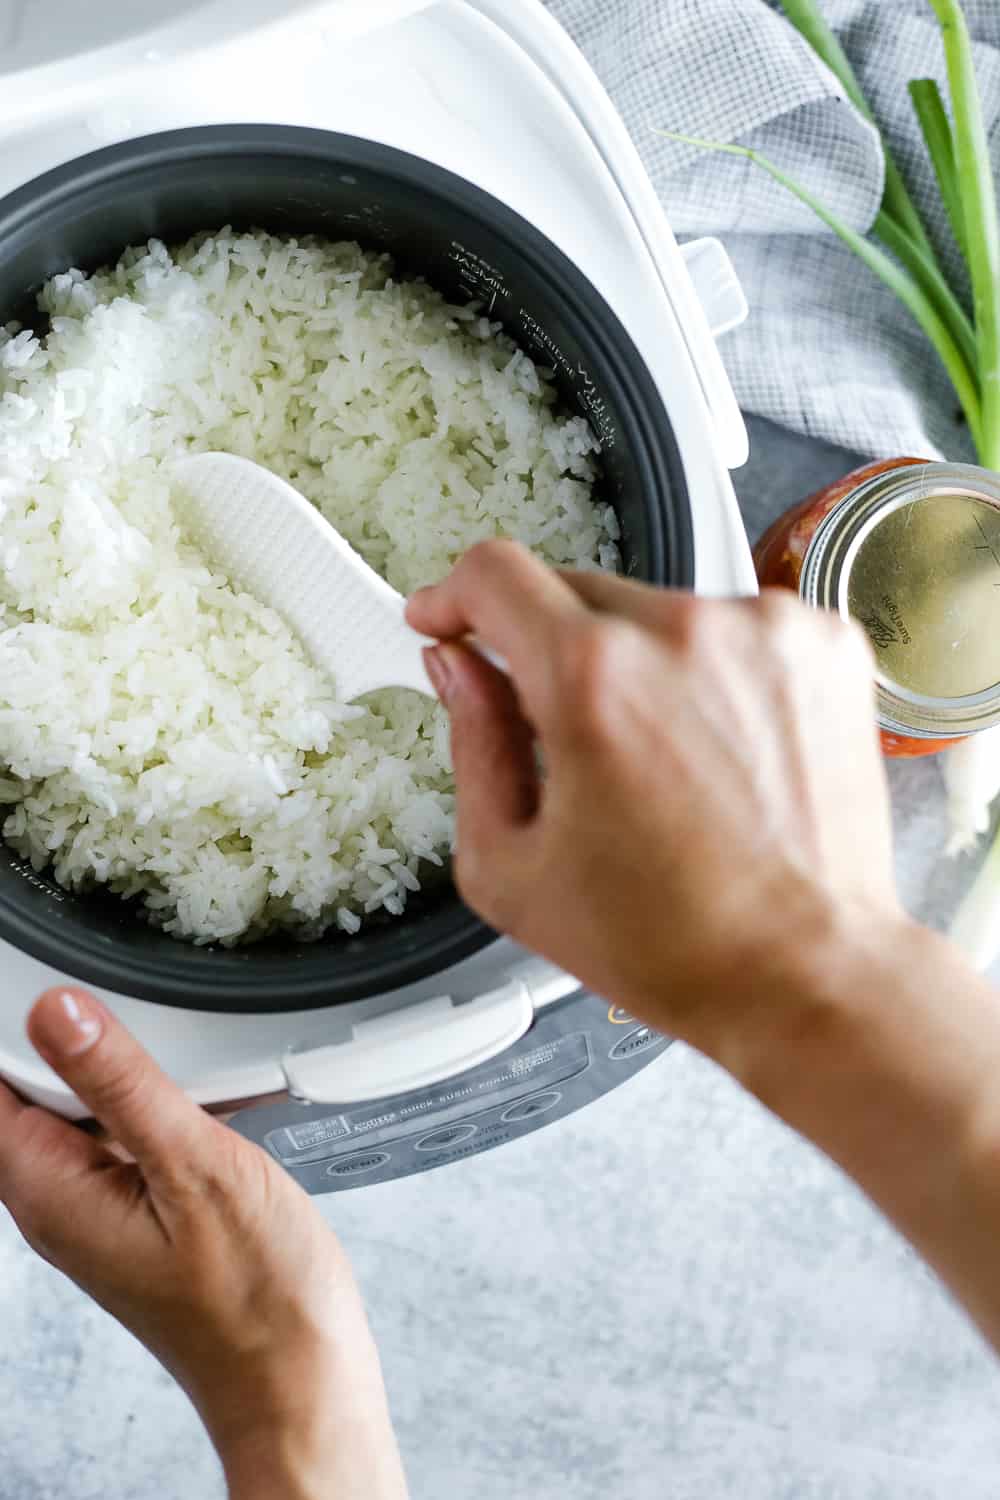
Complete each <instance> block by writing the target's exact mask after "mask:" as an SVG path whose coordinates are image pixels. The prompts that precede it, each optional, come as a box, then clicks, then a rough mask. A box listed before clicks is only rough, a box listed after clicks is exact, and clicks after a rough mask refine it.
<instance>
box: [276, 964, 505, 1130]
mask: <svg viewBox="0 0 1000 1500" xmlns="http://www.w3.org/2000/svg"><path fill="white" fill-rule="evenodd" d="M533 1018H534V1006H533V1003H532V998H531V992H530V991H529V989H528V987H527V985H525V984H524V983H522V982H521V981H520V980H511V981H510V982H509V983H507V984H505V985H503V986H502V987H501V988H500V989H496V990H490V991H489V992H488V993H487V994H485V995H477V996H476V997H475V999H472V1000H466V1001H462V1002H456V1001H455V1000H454V999H453V998H452V996H450V995H437V996H435V997H434V999H432V1000H424V1001H421V1002H420V1003H418V1004H416V1005H410V1006H407V1007H406V1008H405V1009H404V1010H399V1011H393V1012H392V1013H391V1014H389V1015H386V1016H378V1017H376V1018H375V1019H373V1020H371V1021H360V1022H358V1023H357V1024H356V1025H355V1026H354V1027H353V1030H352V1035H351V1037H350V1039H349V1040H348V1041H345V1042H341V1043H339V1044H337V1045H334V1046H327V1047H312V1048H309V1049H303V1050H299V1049H297V1048H295V1047H292V1048H290V1049H289V1050H288V1051H287V1052H286V1053H285V1055H284V1057H283V1058H282V1064H281V1065H282V1069H283V1071H284V1074H285V1081H286V1084H287V1087H288V1092H289V1093H290V1094H292V1095H293V1096H294V1097H295V1098H297V1099H301V1100H303V1101H306V1102H308V1103H310V1104H354V1103H360V1102H363V1101H367V1100H371V1099H385V1098H389V1097H390V1096H391V1095H394V1094H405V1093H409V1092H410V1091H411V1090H412V1089H420V1088H427V1087H429V1086H430V1085H432V1084H436V1083H442V1082H443V1081H444V1080H445V1079H448V1078H453V1077H454V1076H455V1075H456V1074H457V1073H464V1072H465V1071H466V1070H467V1069H468V1068H474V1067H476V1066H477V1065H478V1064H479V1063H484V1062H488V1061H489V1060H490V1058H492V1057H496V1056H497V1054H498V1053H500V1052H503V1051H505V1050H506V1049H507V1048H508V1047H511V1046H513V1044H514V1043H515V1042H516V1041H517V1040H518V1038H519V1037H522V1036H523V1035H524V1033H525V1032H526V1031H527V1030H528V1027H529V1026H530V1025H531V1022H532V1020H533Z"/></svg>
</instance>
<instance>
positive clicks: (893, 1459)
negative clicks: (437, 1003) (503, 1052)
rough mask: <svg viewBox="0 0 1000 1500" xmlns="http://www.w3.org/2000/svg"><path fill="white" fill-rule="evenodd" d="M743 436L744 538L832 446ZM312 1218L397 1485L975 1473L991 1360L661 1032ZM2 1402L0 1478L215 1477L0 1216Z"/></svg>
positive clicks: (904, 860)
mask: <svg viewBox="0 0 1000 1500" xmlns="http://www.w3.org/2000/svg"><path fill="white" fill-rule="evenodd" d="M752 437H753V442H754V457H753V460H752V461H751V463H750V464H749V465H748V467H747V468H746V469H745V470H743V471H742V473H741V474H739V475H737V488H738V490H739V492H740V496H741V500H742V501H743V503H744V508H745V513H746V516H747V523H748V527H749V529H750V531H751V533H753V534H756V532H758V531H759V530H760V528H761V527H762V525H763V524H764V523H765V521H766V520H768V519H770V518H771V517H772V516H773V515H775V514H777V512H778V511H779V510H781V509H782V508H783V507H784V506H785V505H786V504H788V503H790V502H791V501H792V500H793V499H796V498H798V497H799V496H801V495H804V494H806V493H807V492H808V491H809V490H810V489H811V488H813V487H815V486H816V485H817V484H820V483H822V482H824V481H825V480H827V479H829V478H833V477H835V476H836V475H839V474H841V473H843V472H845V470H846V469H847V468H848V467H850V461H849V459H846V458H845V456H844V455H843V454H841V453H836V452H834V451H833V450H831V449H829V448H824V447H820V446H818V445H814V444H811V443H809V442H807V441H805V440H801V439H793V438H790V437H788V436H787V435H786V434H783V433H780V432H777V431H776V430H774V429H770V428H768V427H766V426H764V425H763V424H760V423H755V424H753V426H752ZM893 779H894V787H893V790H894V797H895V802H896V812H897V835H898V841H899V851H900V878H901V881H902V885H903V889H904V892H905V895H906V897H907V900H908V901H909V903H910V905H911V907H913V908H914V909H915V910H917V911H919V912H920V914H921V915H923V916H925V917H927V918H929V919H932V920H933V919H935V918H940V917H942V916H943V915H945V914H946V913H947V912H948V910H949V909H950V906H951V905H952V903H953V902H954V899H955V893H956V891H957V889H958V881H959V880H960V879H963V878H966V872H963V871H961V870H960V869H956V868H955V867H954V866H948V867H944V866H942V865H941V864H940V863H939V861H938V860H937V853H936V851H937V849H938V847H939V845H940V840H941V834H942V829H943V817H942V808H941V793H940V786H939V782H938V773H937V771H936V769H935V767H934V766H933V764H931V763H922V764H921V763H916V764H913V765H908V766H903V767H900V768H898V769H897V770H896V771H895V772H894V778H893ZM325 1211H326V1212H327V1213H328V1215H329V1218H330V1221H331V1223H333V1224H334V1225H335V1226H336V1228H337V1229H338V1230H339V1232H340V1233H341V1234H342V1236H343V1238H344V1239H345V1241H346V1243H347V1245H348V1247H349V1249H350V1251H351V1253H352V1255H353V1256H354V1260H355V1263H356V1265H357V1267H358V1269H359V1272H360V1276H361V1279H362V1282H363V1284H364V1286H365V1289H366V1291H367V1294H368V1298H369V1303H370V1307H371V1311H372V1317H373V1321H374V1324H375V1327H376V1331H377V1333H378V1336H379V1341H380V1344H381V1347H382V1351H383V1356H384V1360H385V1365H386V1372H387V1377H388V1381H389V1386H390V1391H391V1397H392V1402H393V1408H394V1411H395V1414H396V1419H397V1423H398V1427H399V1431H400V1435H401V1439H402V1444H403V1448H404V1451H405V1455H406V1458H407V1462H408V1466H409V1471H410V1475H411V1481H412V1487H413V1494H414V1500H466V1497H475V1500H556V1497H559V1500H666V1497H669V1500H952V1497H954V1496H961V1497H962V1500H995V1496H996V1495H997V1493H998V1486H1000V1424H998V1421H997V1412H998V1410H1000V1366H997V1365H996V1364H995V1363H994V1361H993V1359H992V1357H991V1356H990V1355H989V1354H988V1353H987V1352H986V1351H985V1350H984V1348H983V1347H982V1345H981V1344H980V1342H979V1340H978V1338H977V1337H976V1335H975V1334H974V1333H973V1332H972V1331H971V1330H970V1329H969V1328H968V1326H967V1325H966V1323H965V1321H964V1319H963V1317H962V1316H961V1315H960V1314H959V1313H958V1312H957V1311H956V1310H955V1309H954V1308H953V1307H952V1305H951V1304H950V1302H949V1300H948V1298H947V1297H946V1296H945V1295H944V1293H943V1292H942V1291H941V1290H940V1288H939V1287H938V1286H937V1284H936V1282H935V1281H934V1278H933V1277H932V1276H931V1275H930V1273H929V1272H928V1271H927V1270H925V1269H924V1267H923V1266H922V1265H921V1264H920V1263H919V1262H918V1261H917V1260H916V1258H915V1257H914V1256H913V1254H912V1253H911V1252H910V1251H909V1250H908V1249H907V1248H906V1247H905V1246H904V1245H903V1244H902V1243H901V1241H900V1240H899V1239H898V1238H897V1236H896V1235H895V1234H894V1233H893V1232H892V1231H891V1230H890V1229H889V1228H887V1227H886V1225H885V1224H884V1223H883V1222H882V1220H881V1219H880V1218H879V1216H878V1215H877V1214H876V1213H874V1212H873V1210H872V1209H871V1208H870V1207H869V1206H868V1204H867V1203H866V1202H865V1201H864V1200H863V1199H862V1198H861V1197H860V1195H859V1194H858V1193H857V1192H856V1191H855V1190H854V1189H853V1188H852V1187H851V1186H850V1185H849V1184H848V1183H847V1182H845V1180H844V1179H843V1178H842V1177H841V1176H840V1174H839V1173H838V1172H837V1171H836V1170H835V1169H834V1168H832V1167H831V1166H830V1165H828V1163H826V1162H825V1161H824V1160H823V1159H822V1158H821V1157H820V1156H819V1155H818V1154H817V1153H816V1152H814V1151H813V1150H812V1149H811V1148H810V1147H808V1146H806V1145H804V1144H803V1143H802V1142H801V1141H799V1140H797V1139H796V1138H795V1137H794V1136H792V1135H791V1134H790V1133H789V1132H788V1131H787V1130H785V1129H784V1128H783V1127H782V1126H781V1125H779V1124H777V1123H776V1122H775V1121H774V1120H772V1119H771V1118H770V1117H769V1116H767V1115H766V1114H765V1113H764V1111H763V1110H761V1109H760V1108H759V1107H758V1106H757V1105H756V1104H754V1103H753V1102H752V1101H751V1100H749V1099H748V1098H746V1097H745V1096H744V1095H743V1094H741V1092H740V1091H739V1090H738V1089H737V1088H736V1087H735V1085H733V1084H732V1083H730V1082H729V1080H728V1079H727V1078H725V1077H724V1076H723V1075H722V1074H720V1073H719V1072H718V1071H717V1070H716V1069H715V1068H713V1067H712V1066H711V1065H710V1064H708V1063H706V1062H704V1061H703V1060H702V1059H700V1058H699V1057H697V1056H696V1055H694V1054H693V1053H691V1052H689V1051H687V1050H686V1049H684V1048H681V1047H674V1048H672V1049H671V1051H670V1052H669V1053H668V1054H667V1055H666V1057H665V1058H664V1059H662V1060H661V1061H658V1062H656V1063H654V1064H653V1065H652V1066H651V1067H650V1068H648V1069H647V1070H646V1071H645V1072H644V1073H642V1074H641V1075H640V1076H639V1077H638V1078H636V1079H635V1080H633V1081H632V1082H631V1083H630V1084H628V1085H626V1086H625V1087H623V1088H620V1089H618V1090H617V1091H616V1092H615V1093H614V1094H611V1095H609V1096H608V1097H606V1098H605V1099H603V1100H601V1101H599V1102H598V1103H597V1104H596V1105H594V1106H592V1107H591V1108H590V1109H588V1110H585V1111H583V1112H582V1113H580V1114H577V1115H574V1116H573V1117H572V1118H570V1119H569V1120H566V1121H563V1122H560V1123H558V1124H556V1125H554V1126H553V1127H552V1128H551V1129H548V1130H544V1131H541V1132H539V1133H537V1134H535V1135H532V1136H530V1137H528V1138H527V1139H526V1140H523V1141H520V1142H517V1143H515V1144H513V1145H511V1146H508V1147H506V1148H504V1149H502V1150H500V1151H496V1152H492V1153H489V1154H487V1155H484V1156H480V1157H474V1158H472V1159H471V1160H469V1161H467V1162H464V1163H461V1164H459V1165H456V1166H452V1167H449V1168H447V1169H446V1170H444V1171H441V1172H436V1173H431V1174H429V1175H427V1176H424V1177H420V1178H411V1179H409V1180H407V1181H403V1182H400V1183H395V1184H391V1185H388V1186H385V1187H375V1188H369V1189H367V1190H361V1191H358V1192H354V1193H349V1194H343V1195H339V1196H337V1197H335V1198H330V1199H328V1200H326V1204H325ZM511 1225H517V1226H518V1227H517V1233H516V1234H508V1233H506V1232H505V1231H506V1230H507V1229H508V1228H509V1226H511ZM0 1414H2V1415H0V1451H2V1454H3V1460H2V1462H0V1500H62V1497H64V1496H65V1497H68V1500H163V1497H165V1496H178V1497H183V1500H215V1497H219V1496H221V1495H222V1494H223V1488H222V1484H221V1480H220V1476H219V1472H218V1467H217V1465H216V1463H215V1460H214V1458H213V1456H212V1454H211V1451H210V1449H209V1447H208V1445H207V1443H206V1441H205V1439H204V1437H203V1436H202V1434H201V1432H200V1430H199V1428H198V1424H197V1422H196V1421H195V1419H194V1416H193V1415H192V1413H191V1411H190V1409H189V1407H188V1406H187V1403H186V1401H185V1399H184V1398H183V1397H182V1396H181V1395H180V1394H179V1392H178V1391H177V1390H176V1389H174V1387H173V1386H172V1384H171V1382H170V1381H169V1380H168V1379H167V1377H166V1376H165V1375H163V1374H162V1373H161V1372H160V1370H159V1368H158V1367H157V1365H156V1364H155V1363H154V1362H153V1360H152V1359H151V1358H149V1357H147V1356H146V1355H145V1353H144V1352H143V1351H142V1350H141V1349H140V1348H139V1347H138V1346H137V1345H136V1344H135V1343H134V1342H133V1341H132V1340H131V1338H129V1336H128V1335H127V1334H125V1333H123V1332H122V1331H121V1330H120V1329H118V1328H117V1327H116V1326H115V1325H114V1324H113V1323H112V1322H111V1321H110V1319H108V1318H107V1317H105V1315H104V1314H103V1313H101V1312H99V1311H98V1310H97V1309H96V1308H95V1307H93V1306H91V1305H90V1304H89V1303H88V1302H87V1301H86V1300H85V1299H84V1298H83V1297H82V1296H80V1295H79V1294H78V1293H77V1292H76V1291H75V1289H74V1288H73V1287H71V1286H70V1285H69V1284H68V1283H66V1282H65V1281H63V1280H62V1278H61V1277H59V1276H58V1275H57V1274H56V1273H55V1272H53V1271H51V1270H50V1269H49V1268H48V1267H46V1266H44V1265H43V1264H42V1263H41V1262H39V1261H36V1260H35V1259H34V1258H33V1257H32V1256H31V1255H30V1254H29V1252H28V1251H27V1250H25V1249H24V1247H23V1246H22V1245H21V1243H20V1241H19V1240H18V1237H17V1235H16V1234H15V1232H14V1230H13V1228H12V1227H11V1225H10V1223H9V1221H7V1220H6V1219H5V1218H4V1217H3V1216H2V1211H0ZM331 1500H333V1497H331Z"/></svg>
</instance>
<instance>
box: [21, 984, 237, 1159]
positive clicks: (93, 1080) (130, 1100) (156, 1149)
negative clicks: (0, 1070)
mask: <svg viewBox="0 0 1000 1500" xmlns="http://www.w3.org/2000/svg"><path fill="white" fill-rule="evenodd" d="M28 1036H29V1038H30V1040H31V1042H32V1045H33V1046H34V1047H35V1049H36V1050H37V1051H38V1052H39V1053H40V1054H41V1056H42V1057H43V1058H44V1059H45V1061H46V1062H47V1063H48V1064H49V1066H50V1067H51V1068H52V1069H54V1071H55V1072H56V1073H58V1074H59V1077H60V1078H62V1079H63V1080H64V1081H65V1082H66V1083H68V1084H69V1086H70V1088H71V1089H72V1090H73V1092H74V1093H75V1094H76V1096H77V1098H78V1099H79V1100H80V1102H81V1103H82V1104H84V1105H86V1106H87V1108H88V1109H89V1110H91V1112H92V1113H93V1115H94V1118H95V1119H96V1120H98V1121H99V1123H100V1124H101V1125H103V1126H104V1127H105V1129H106V1130H108V1131H109V1132H110V1134H111V1135H112V1136H113V1137H114V1138H115V1139H116V1140H118V1141H120V1142H121V1144H122V1145H123V1146H124V1147H125V1149H126V1151H128V1152H129V1153H130V1154H131V1155H132V1156H133V1157H134V1158H135V1160H136V1162H137V1163H138V1165H139V1166H140V1168H141V1169H142V1171H143V1175H144V1176H145V1177H146V1178H147V1180H149V1181H153V1180H154V1179H155V1178H157V1177H159V1178H161V1179H165V1180H178V1179H180V1178H185V1177H187V1176H189V1175H190V1172H191V1171H192V1170H194V1169H195V1168H196V1164H197V1161H198V1159H199V1157H200V1156H201V1155H202V1154H203V1152H202V1147H203V1144H204V1135H205V1132H206V1129H207V1128H209V1126H210V1122H209V1120H208V1119H207V1117H206V1116H205V1115H204V1114H203V1113H202V1111H201V1110H200V1109H199V1107H198V1106H197V1105H196V1104H195V1103H194V1101H193V1100H192V1099H190V1098H189V1097H188V1096H187V1095H186V1094H185V1093H184V1092H183V1090H182V1089H180V1088H178V1086H177V1084H175V1083H174V1082H173V1081H172V1080H171V1079H170V1078H168V1077H167V1075H166V1074H165V1073H164V1072H163V1070H162V1069H161V1068H159V1067H157V1065H156V1063H154V1061H153V1059H152V1058H151V1057H150V1056H149V1054H148V1052H146V1051H145V1049H144V1048H143V1047H141V1046H140V1045H139V1043H138V1042H137V1041H136V1040H135V1038H134V1037H133V1036H132V1035H131V1033H130V1032H128V1031H126V1029H125V1027H124V1026H123V1025H122V1024H121V1022H120V1021H118V1020H117V1019H116V1018H115V1017H114V1016H113V1015H112V1014H111V1012H110V1011H109V1010H108V1009H107V1007H106V1006H104V1005H102V1004H101V1003H100V1001H99V1000H97V999H96V998H95V997H94V996H93V995H91V994H90V993H89V992H88V991H87V990H81V989H76V988H71V987H69V986H66V987H64V988H60V989H52V990H47V991H46V992H45V994H44V995H42V996H41V998H40V999H39V1000H38V1001H36V1003H35V1006H34V1008H33V1010H32V1012H31V1014H30V1016H29V1017H28Z"/></svg>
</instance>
